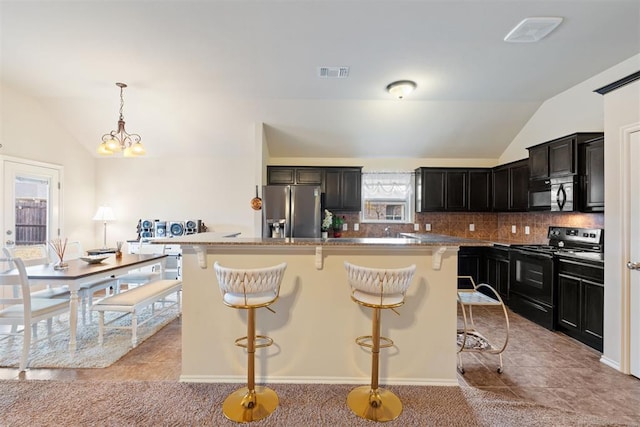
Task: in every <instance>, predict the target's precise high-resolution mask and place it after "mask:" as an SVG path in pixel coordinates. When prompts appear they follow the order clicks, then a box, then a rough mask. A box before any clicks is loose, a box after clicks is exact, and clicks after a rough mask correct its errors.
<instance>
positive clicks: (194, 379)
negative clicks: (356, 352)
mask: <svg viewBox="0 0 640 427" xmlns="http://www.w3.org/2000/svg"><path fill="white" fill-rule="evenodd" d="M368 380H369V379H368V378H354V377H349V378H345V377H269V378H256V382H257V383H259V384H265V383H269V384H277V383H280V384H360V385H362V384H366V383H367V381H368ZM179 381H180V382H186V383H232V384H235V383H240V384H241V383H245V382H246V381H247V379H246V377H245V376H236V375H180V379H179ZM380 383H381V385H383V386H384V385H412V386H446V387H453V386H458V385H459V384H458V380H457V379H445V378H439V379H438V378H436V379H428V380H424V379H417V378H415V379H412V378H408V379H407V378H388V379H383V380H381V381H380Z"/></svg>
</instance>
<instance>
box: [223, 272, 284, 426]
mask: <svg viewBox="0 0 640 427" xmlns="http://www.w3.org/2000/svg"><path fill="white" fill-rule="evenodd" d="M213 268H214V270H215V272H216V277H217V278H218V284H219V286H220V292H221V293H222V302H223V303H224V304H225V305H227V306H229V307H232V308H237V309H244V310H247V335H246V336H244V337H241V338H238V339H237V340H236V341H235V343H236V345H237V346H239V347H243V348H246V349H247V386H246V387H242V388H240V389H238V390H236V391H234V392H233V393H231V394H230V395H229V396H227V398H226V399H225V401H224V403H223V404H222V412H223V413H224V415H225V416H226V417H227V418H228V419H230V420H232V421H236V422H240V423H242V422H249V421H258V420H261V419H262V418H265V417H267V416H269V415H270V414H271V413H272V412H273V411H275V410H276V408H277V407H278V403H279V400H278V395H277V394H276V392H275V391H273V390H272V389H270V388H268V387H261V386H258V387H256V385H255V352H256V348H262V347H268V346H270V345H271V344H273V340H272V339H271V338H269V337H267V336H264V335H256V324H255V309H256V308H260V307H266V308H267V309H268V310H269V311H271V312H273V313H275V311H273V310H272V309H271V308H270V307H268V306H269V305H270V304H272V303H273V302H275V301H276V300H277V299H278V296H279V292H280V283H281V282H282V276H283V275H284V271H285V269H286V268H287V264H286V263H282V264H278V265H276V266H273V267H267V268H255V269H233V268H227V267H222V266H221V265H220V264H218V262H217V261H216V262H215V264H214V265H213Z"/></svg>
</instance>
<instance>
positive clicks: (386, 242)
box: [153, 233, 492, 247]
mask: <svg viewBox="0 0 640 427" xmlns="http://www.w3.org/2000/svg"><path fill="white" fill-rule="evenodd" d="M221 234H224V233H198V234H191V235H188V236H179V237H173V238H167V239H155V240H153V242H154V243H164V244H167V243H172V244H181V245H265V246H266V245H269V246H274V245H276V246H278V245H284V246H372V245H373V246H396V247H407V246H492V243H491V242H488V241H483V240H473V239H465V238H460V237H453V236H445V235H441V234H406V235H403V236H404V237H390V238H380V237H368V238H366V237H365V238H351V237H344V238H342V237H338V238H329V239H320V238H285V239H269V238H262V237H227V236H222V235H221ZM228 234H236V235H237V234H238V233H228Z"/></svg>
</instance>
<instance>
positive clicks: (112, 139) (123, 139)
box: [98, 83, 146, 157]
mask: <svg viewBox="0 0 640 427" xmlns="http://www.w3.org/2000/svg"><path fill="white" fill-rule="evenodd" d="M116 86H118V87H119V88H120V118H119V119H118V130H112V131H111V132H109V133H107V134H104V135H102V143H100V145H99V146H98V154H102V155H105V156H110V155H111V154H114V153H119V152H122V154H123V155H124V157H136V156H142V155H143V154H145V153H146V150H145V149H144V146H143V145H142V143H141V142H140V140H141V138H140V135H138V134H137V133H131V134H130V133H127V131H126V130H124V116H123V115H122V109H123V108H124V97H123V96H122V91H123V89H124V88H125V87H127V85H126V84H125V83H116Z"/></svg>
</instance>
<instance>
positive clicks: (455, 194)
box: [444, 170, 468, 211]
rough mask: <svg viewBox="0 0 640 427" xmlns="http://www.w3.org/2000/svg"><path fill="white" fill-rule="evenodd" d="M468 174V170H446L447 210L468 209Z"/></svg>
mask: <svg viewBox="0 0 640 427" xmlns="http://www.w3.org/2000/svg"><path fill="white" fill-rule="evenodd" d="M467 176H468V175H467V171H466V170H449V171H447V172H446V185H445V189H444V191H445V194H446V203H445V210H447V211H466V210H467V208H468V205H467Z"/></svg>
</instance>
